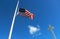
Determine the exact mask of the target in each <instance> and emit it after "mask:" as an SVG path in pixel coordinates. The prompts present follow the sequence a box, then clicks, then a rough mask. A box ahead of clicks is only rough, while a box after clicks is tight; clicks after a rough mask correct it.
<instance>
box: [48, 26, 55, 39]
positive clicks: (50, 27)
mask: <svg viewBox="0 0 60 39" xmlns="http://www.w3.org/2000/svg"><path fill="white" fill-rule="evenodd" d="M53 29H54V27H53V26H51V25H49V28H48V30H49V31H50V32H51V33H52V37H53V39H56V36H55V33H54V31H53Z"/></svg>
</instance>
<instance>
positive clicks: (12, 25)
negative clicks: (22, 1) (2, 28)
mask: <svg viewBox="0 0 60 39" xmlns="http://www.w3.org/2000/svg"><path fill="white" fill-rule="evenodd" d="M18 5H19V0H18V2H17V5H16V9H15V12H14V16H13V20H12V24H11V28H10V32H9V36H8V39H11V36H12V31H13V27H14V21H15V18H16V13H17V9H18Z"/></svg>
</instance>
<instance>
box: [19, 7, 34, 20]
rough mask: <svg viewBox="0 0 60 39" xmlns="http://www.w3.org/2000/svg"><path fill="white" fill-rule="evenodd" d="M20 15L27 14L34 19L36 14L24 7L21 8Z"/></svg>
mask: <svg viewBox="0 0 60 39" xmlns="http://www.w3.org/2000/svg"><path fill="white" fill-rule="evenodd" d="M19 15H21V16H27V17H29V18H30V19H31V20H33V18H34V14H33V13H31V12H29V11H28V10H26V9H24V8H19Z"/></svg>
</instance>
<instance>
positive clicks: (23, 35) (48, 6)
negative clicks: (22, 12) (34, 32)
mask: <svg viewBox="0 0 60 39" xmlns="http://www.w3.org/2000/svg"><path fill="white" fill-rule="evenodd" d="M16 4H17V0H0V39H7V38H8V35H9V30H10V27H11V22H12V18H13V15H14V11H15V7H16ZM19 7H22V8H26V9H27V10H29V11H30V12H32V13H34V15H35V17H34V20H30V19H29V18H25V17H22V16H19V15H18V16H16V20H15V24H14V29H13V33H12V39H52V34H51V32H50V31H48V29H47V28H48V25H49V24H51V25H52V26H54V27H55V29H54V32H55V35H56V37H57V39H60V30H59V29H60V0H20V4H19ZM28 25H32V26H35V27H36V26H37V25H39V26H40V29H41V30H40V32H41V33H42V35H40V36H37V37H34V38H33V37H32V36H31V35H30V34H29V29H28Z"/></svg>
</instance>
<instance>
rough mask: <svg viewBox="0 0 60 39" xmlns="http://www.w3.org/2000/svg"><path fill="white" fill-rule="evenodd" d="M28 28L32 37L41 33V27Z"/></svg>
mask: <svg viewBox="0 0 60 39" xmlns="http://www.w3.org/2000/svg"><path fill="white" fill-rule="evenodd" d="M28 28H29V33H30V34H31V35H34V34H36V33H37V32H39V31H40V28H39V27H34V26H31V25H29V26H28Z"/></svg>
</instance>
